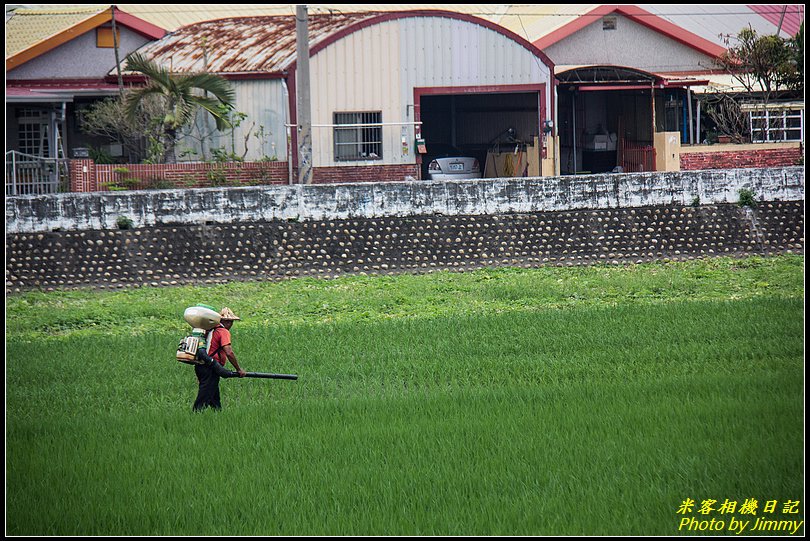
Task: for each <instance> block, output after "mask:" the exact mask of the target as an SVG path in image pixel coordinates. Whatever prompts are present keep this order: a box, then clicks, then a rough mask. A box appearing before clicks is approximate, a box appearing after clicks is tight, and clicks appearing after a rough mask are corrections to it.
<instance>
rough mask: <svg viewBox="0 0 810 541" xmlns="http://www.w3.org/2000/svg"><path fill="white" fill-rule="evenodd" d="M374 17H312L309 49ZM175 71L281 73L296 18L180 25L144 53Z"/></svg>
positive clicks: (290, 53)
mask: <svg viewBox="0 0 810 541" xmlns="http://www.w3.org/2000/svg"><path fill="white" fill-rule="evenodd" d="M376 16H377V14H375V13H340V14H331V15H310V16H309V25H308V26H309V41H310V47H313V46H315V45H317V44H318V43H319V42H321V41H323V40H324V39H326V38H327V37H329V36H331V35H333V34H335V33H336V32H339V31H341V30H343V29H345V28H348V27H350V26H351V25H353V24H355V23H358V22H361V21H364V20H366V19H371V18H373V17H376ZM139 52H141V53H142V54H143V55H144V56H146V58H148V59H150V60H153V61H155V62H157V63H158V64H160V65H163V66H166V67H167V68H169V70H170V71H172V72H179V73H190V72H202V71H206V72H209V73H219V74H239V73H253V74H255V73H269V74H275V73H281V72H283V71H284V70H286V69H288V68H289V67H290V65H291V64H292V63H293V62H294V61H295V16H294V15H282V16H259V17H234V18H230V19H219V20H215V21H205V22H200V23H195V24H191V25H189V26H185V27H182V28H180V29H178V30H176V31H175V32H172V33H171V34H168V35H167V36H165V37H164V38H163V39H161V40H159V41H156V42H153V43H150V44H148V45H146V46H144V47H143V48H141V49H140V51H139Z"/></svg>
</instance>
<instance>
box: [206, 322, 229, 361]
mask: <svg viewBox="0 0 810 541" xmlns="http://www.w3.org/2000/svg"><path fill="white" fill-rule="evenodd" d="M210 342H211V343H210V344H209V345H208V354H209V355H211V356H212V357H213V358H214V359H216V361H217V362H218V363H219V364H221V365H222V366H225V363H226V362H227V361H228V356H227V355H225V351H224V350H223V348H224V347H225V346H230V345H231V331H229V330H228V329H226V328H225V327H223V326H222V325H220V326H219V327H216V328H214V330H212V331H211V336H210ZM217 350H219V351H217ZM215 352H216V355H213V354H214V353H215Z"/></svg>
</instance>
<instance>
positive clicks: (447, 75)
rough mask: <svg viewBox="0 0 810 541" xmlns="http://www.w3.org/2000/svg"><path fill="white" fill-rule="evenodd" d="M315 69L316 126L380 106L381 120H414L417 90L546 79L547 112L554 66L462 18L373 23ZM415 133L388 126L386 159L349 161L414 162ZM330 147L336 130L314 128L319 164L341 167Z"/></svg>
mask: <svg viewBox="0 0 810 541" xmlns="http://www.w3.org/2000/svg"><path fill="white" fill-rule="evenodd" d="M310 67H311V78H312V89H311V91H312V122H313V124H332V123H333V114H334V113H335V112H340V111H382V122H383V123H397V122H403V123H406V122H413V121H414V108H413V106H414V103H413V101H414V95H413V89H414V88H418V87H470V86H484V85H486V86H501V85H524V84H539V83H545V84H546V104H545V109H546V111H551V101H550V100H551V93H552V92H551V85H550V81H549V79H550V74H549V69H548V67H547V66H545V65H544V64H542V62H541V61H540V59H538V58H536V57H535V56H534V55H533V54H532V53H531V52H530V51H529V50H527V49H526V48H524V47H523V46H522V45H520V44H519V43H517V42H516V41H514V40H512V39H510V38H508V37H507V36H504V35H503V34H500V33H498V32H495V31H493V30H490V29H488V28H485V27H482V26H479V25H477V24H474V23H471V22H467V21H462V20H458V19H449V18H444V17H414V18H405V19H395V20H391V21H386V22H383V23H380V24H375V25H372V26H369V27H367V28H364V29H362V30H359V31H357V32H354V33H352V34H349V35H348V36H346V37H344V38H342V39H340V40H338V41H336V42H335V43H333V44H332V45H330V46H328V47H326V48H325V49H324V50H322V51H321V52H320V53H318V54H317V55H315V56H314V57H313V59H312V62H311V64H310ZM414 137H415V133H414V129H413V126H412V125H407V126H405V127H404V128H403V126H385V127H384V128H383V142H384V145H383V159H382V160H371V161H367V162H359V163H358V162H352V164H353V165H359V164H362V165H366V164H369V165H372V164H375V163H384V164H402V163H409V164H412V163H415V161H416V157H415V154H414V149H413V141H414ZM403 138H404V139H405V141H406V143H407V149H406V148H404V147H403V144H402V140H403ZM332 149H333V136H332V129H330V128H314V129H313V154H314V155H313V160H314V165H315V166H316V167H317V166H329V165H340V164H338V163H336V162H335V161H334V159H333V150H332ZM341 163H344V164H345V162H341Z"/></svg>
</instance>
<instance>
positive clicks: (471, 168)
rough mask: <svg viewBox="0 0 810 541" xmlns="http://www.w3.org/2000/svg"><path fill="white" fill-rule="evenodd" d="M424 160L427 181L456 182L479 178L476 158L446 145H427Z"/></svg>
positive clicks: (479, 168) (479, 173)
mask: <svg viewBox="0 0 810 541" xmlns="http://www.w3.org/2000/svg"><path fill="white" fill-rule="evenodd" d="M426 159H427V160H430V161H429V163H428V179H430V180H458V179H467V178H481V165H480V164H479V163H478V159H477V158H473V157H471V156H465V155H464V153H462V152H460V151H459V150H458V149H456V148H453V147H451V146H448V145H438V144H433V145H428V153H427V155H426Z"/></svg>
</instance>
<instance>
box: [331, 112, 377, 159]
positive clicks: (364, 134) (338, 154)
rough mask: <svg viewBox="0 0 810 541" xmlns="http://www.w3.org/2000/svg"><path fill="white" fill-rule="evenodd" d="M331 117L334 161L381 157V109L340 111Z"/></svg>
mask: <svg viewBox="0 0 810 541" xmlns="http://www.w3.org/2000/svg"><path fill="white" fill-rule="evenodd" d="M333 118H334V122H335V123H334V124H333V125H332V126H333V129H334V153H335V161H336V162H358V161H366V160H382V159H383V129H382V127H383V122H382V111H340V112H335V113H334V116H333Z"/></svg>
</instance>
